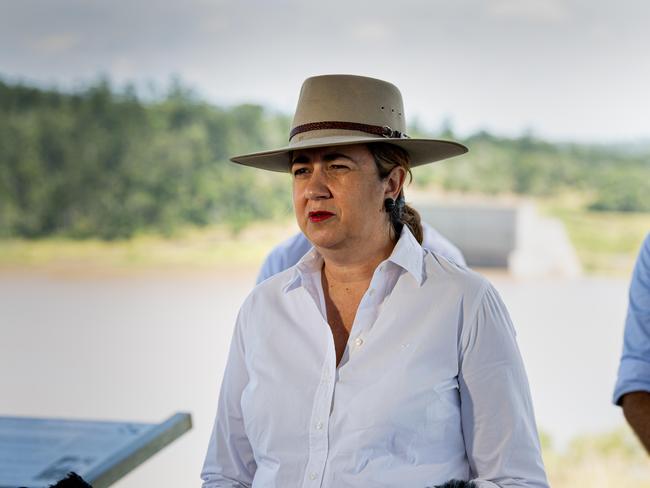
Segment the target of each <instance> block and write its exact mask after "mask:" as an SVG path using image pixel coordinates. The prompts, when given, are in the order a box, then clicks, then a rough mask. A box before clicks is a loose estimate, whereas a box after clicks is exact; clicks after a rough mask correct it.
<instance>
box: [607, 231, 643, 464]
mask: <svg viewBox="0 0 650 488" xmlns="http://www.w3.org/2000/svg"><path fill="white" fill-rule="evenodd" d="M614 403H615V404H616V405H620V406H622V407H623V414H624V415H625V419H626V420H627V422H628V423H629V424H630V426H631V427H632V429H633V430H634V432H636V434H637V436H638V437H639V439H640V440H641V442H642V443H643V445H644V446H645V448H646V450H647V451H648V453H650V234H648V235H647V236H646V238H645V241H644V242H643V245H642V246H641V251H640V252H639V256H638V258H637V261H636V265H635V266H634V273H633V274H632V282H631V284H630V293H629V304H628V309H627V318H626V320H625V333H624V338H623V354H622V356H621V363H620V366H619V369H618V380H617V382H616V387H615V389H614Z"/></svg>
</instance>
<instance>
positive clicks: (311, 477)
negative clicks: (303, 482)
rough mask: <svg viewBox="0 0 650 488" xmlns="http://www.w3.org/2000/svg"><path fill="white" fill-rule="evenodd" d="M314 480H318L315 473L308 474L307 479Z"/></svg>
mask: <svg viewBox="0 0 650 488" xmlns="http://www.w3.org/2000/svg"><path fill="white" fill-rule="evenodd" d="M316 478H318V475H317V474H316V473H309V479H310V480H312V481H314V480H315V479H316Z"/></svg>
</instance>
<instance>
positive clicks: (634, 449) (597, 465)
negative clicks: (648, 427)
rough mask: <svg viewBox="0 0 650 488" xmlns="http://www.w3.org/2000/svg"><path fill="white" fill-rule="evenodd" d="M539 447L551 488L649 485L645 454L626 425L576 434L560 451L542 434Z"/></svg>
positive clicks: (643, 487) (647, 487) (649, 467)
mask: <svg viewBox="0 0 650 488" xmlns="http://www.w3.org/2000/svg"><path fill="white" fill-rule="evenodd" d="M542 449H543V456H544V464H545V465H546V472H547V475H548V478H549V483H550V485H551V486H552V487H553V488H574V487H577V486H579V487H589V488H610V487H616V488H650V463H649V462H648V454H646V452H645V450H644V449H643V447H642V446H641V443H640V442H639V441H638V439H637V438H636V437H635V436H634V434H633V433H632V431H631V430H630V429H629V428H628V427H627V426H622V427H620V428H618V429H615V430H612V431H610V432H603V433H600V434H595V435H593V434H592V435H583V436H580V437H577V438H575V439H574V440H573V441H572V442H571V443H570V445H569V446H568V447H567V448H566V449H564V450H562V451H559V452H558V451H556V450H554V449H553V447H552V446H551V445H549V443H548V441H547V442H544V436H542Z"/></svg>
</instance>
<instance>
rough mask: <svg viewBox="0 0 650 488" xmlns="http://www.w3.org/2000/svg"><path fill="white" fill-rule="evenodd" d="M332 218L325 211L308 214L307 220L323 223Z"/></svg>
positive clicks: (330, 214) (331, 215) (331, 214)
mask: <svg viewBox="0 0 650 488" xmlns="http://www.w3.org/2000/svg"><path fill="white" fill-rule="evenodd" d="M330 217H334V214H333V213H332V212H328V211H326V210H318V211H316V212H309V220H310V221H311V222H323V221H324V220H327V219H329V218H330Z"/></svg>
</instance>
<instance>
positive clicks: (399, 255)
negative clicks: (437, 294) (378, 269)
mask: <svg viewBox="0 0 650 488" xmlns="http://www.w3.org/2000/svg"><path fill="white" fill-rule="evenodd" d="M388 261H390V262H392V263H395V264H396V265H398V266H400V267H401V268H403V269H405V270H406V271H407V272H408V273H410V274H411V275H412V276H413V278H415V281H416V282H417V284H418V286H422V283H424V265H423V264H424V253H423V252H422V246H421V245H420V244H419V243H418V241H417V240H416V239H415V237H414V236H413V234H411V231H410V230H409V228H408V226H406V225H405V226H403V227H402V233H401V234H400V237H399V240H398V241H397V244H395V248H394V249H393V252H392V253H391V255H390V257H389V258H388Z"/></svg>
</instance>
